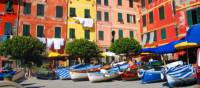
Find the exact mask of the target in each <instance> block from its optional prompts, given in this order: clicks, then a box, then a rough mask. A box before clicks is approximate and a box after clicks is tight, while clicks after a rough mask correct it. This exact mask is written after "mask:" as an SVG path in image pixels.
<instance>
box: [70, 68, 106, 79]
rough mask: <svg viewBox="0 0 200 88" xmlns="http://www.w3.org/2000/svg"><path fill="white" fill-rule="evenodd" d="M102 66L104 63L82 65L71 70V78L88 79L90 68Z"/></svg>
mask: <svg viewBox="0 0 200 88" xmlns="http://www.w3.org/2000/svg"><path fill="white" fill-rule="evenodd" d="M101 66H102V65H81V66H78V67H76V68H74V69H73V70H70V72H69V73H70V76H71V79H72V80H74V81H78V80H88V75H87V72H88V71H89V69H94V68H99V67H101Z"/></svg>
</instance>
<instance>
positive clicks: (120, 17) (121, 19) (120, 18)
mask: <svg viewBox="0 0 200 88" xmlns="http://www.w3.org/2000/svg"><path fill="white" fill-rule="evenodd" d="M122 21H123V18H122V13H118V22H122Z"/></svg>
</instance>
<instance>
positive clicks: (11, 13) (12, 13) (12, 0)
mask: <svg viewBox="0 0 200 88" xmlns="http://www.w3.org/2000/svg"><path fill="white" fill-rule="evenodd" d="M18 6H19V5H18V1H17V0H1V1H0V7H1V8H0V37H1V38H0V40H5V39H6V38H8V37H9V35H15V34H16V30H17V25H18V24H17V22H18Z"/></svg>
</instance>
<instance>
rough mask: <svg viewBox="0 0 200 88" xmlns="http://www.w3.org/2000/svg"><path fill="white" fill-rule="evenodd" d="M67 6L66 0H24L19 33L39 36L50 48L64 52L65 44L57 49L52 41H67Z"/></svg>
mask: <svg viewBox="0 0 200 88" xmlns="http://www.w3.org/2000/svg"><path fill="white" fill-rule="evenodd" d="M66 8H67V5H66V0H23V2H21V7H20V21H19V30H18V35H20V36H32V37H37V38H38V39H40V40H41V41H42V42H44V43H45V44H46V45H47V46H48V47H49V48H50V49H52V50H58V51H60V52H62V53H63V50H64V47H63V46H64V45H63V44H62V46H61V48H60V47H59V48H56V49H55V46H54V47H53V45H52V43H53V41H54V40H56V39H57V40H58V39H61V40H62V43H65V41H66V37H67V36H66V34H67V33H66V32H67V29H66V19H67V17H66V16H67V9H66ZM57 40H56V41H57ZM63 40H64V42H63ZM59 41H60V40H59ZM49 42H50V43H51V44H50V43H49ZM54 45H55V43H54ZM57 45H59V44H57Z"/></svg>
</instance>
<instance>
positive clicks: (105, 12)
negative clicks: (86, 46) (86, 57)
mask: <svg viewBox="0 0 200 88" xmlns="http://www.w3.org/2000/svg"><path fill="white" fill-rule="evenodd" d="M137 6H138V2H136V1H134V0H97V33H96V36H97V39H96V40H97V44H98V45H99V46H100V48H102V49H103V50H104V51H105V50H106V49H108V48H109V46H110V45H111V43H112V42H113V41H114V40H115V39H118V38H120V37H121V38H123V37H124V38H127V37H128V38H135V39H137V40H140V23H139V18H140V15H139V9H138V7H137Z"/></svg>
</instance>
